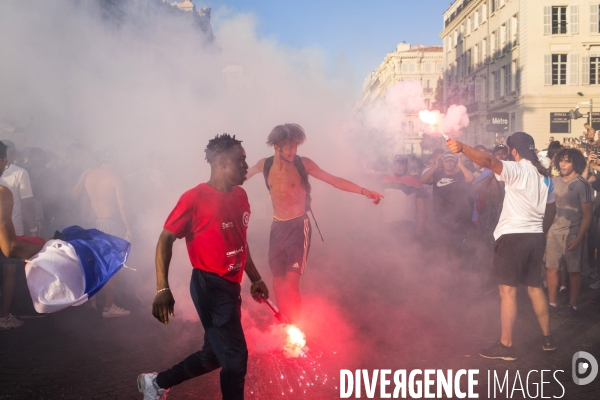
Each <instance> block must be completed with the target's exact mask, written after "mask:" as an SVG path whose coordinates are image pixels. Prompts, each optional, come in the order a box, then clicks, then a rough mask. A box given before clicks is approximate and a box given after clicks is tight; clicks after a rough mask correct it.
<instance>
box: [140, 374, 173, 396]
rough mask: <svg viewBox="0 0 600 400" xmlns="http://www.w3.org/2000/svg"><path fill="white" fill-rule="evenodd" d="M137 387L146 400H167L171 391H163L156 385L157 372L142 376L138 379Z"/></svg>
mask: <svg viewBox="0 0 600 400" xmlns="http://www.w3.org/2000/svg"><path fill="white" fill-rule="evenodd" d="M137 385H138V390H139V391H140V393H142V394H143V395H144V400H165V399H166V398H167V396H168V395H169V391H170V390H171V389H161V388H159V387H158V385H157V384H156V372H152V373H149V374H141V375H138V377H137Z"/></svg>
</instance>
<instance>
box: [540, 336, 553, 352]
mask: <svg viewBox="0 0 600 400" xmlns="http://www.w3.org/2000/svg"><path fill="white" fill-rule="evenodd" d="M542 350H544V351H554V350H556V345H555V344H554V339H553V338H552V335H548V336H542Z"/></svg>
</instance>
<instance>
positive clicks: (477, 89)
mask: <svg viewBox="0 0 600 400" xmlns="http://www.w3.org/2000/svg"><path fill="white" fill-rule="evenodd" d="M481 83H482V79H481V78H475V102H480V101H483V96H482V93H481Z"/></svg>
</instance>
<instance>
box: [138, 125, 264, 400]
mask: <svg viewBox="0 0 600 400" xmlns="http://www.w3.org/2000/svg"><path fill="white" fill-rule="evenodd" d="M205 152H206V160H207V161H208V162H209V163H210V167H211V175H210V180H209V181H208V182H207V183H202V184H200V185H198V186H196V187H195V188H193V189H191V190H188V191H187V192H185V193H184V194H183V196H181V198H180V199H179V201H178V202H177V205H176V206H175V208H174V209H173V211H171V214H170V215H169V217H168V218H167V221H166V222H165V226H164V230H163V232H162V233H161V235H160V238H159V239H158V245H157V248H156V276H157V285H156V289H157V294H156V297H155V299H154V304H153V305H152V314H153V315H154V316H155V317H156V318H157V319H158V320H159V321H161V322H162V323H164V324H167V323H169V315H171V316H174V305H175V300H174V299H173V295H172V294H171V291H170V289H169V282H168V272H169V264H170V262H171V255H172V251H173V242H175V240H176V239H181V238H185V241H186V245H187V249H188V254H189V256H190V261H191V263H192V266H193V267H194V270H193V272H192V280H191V284H190V292H191V295H192V300H193V301H194V305H195V306H196V310H197V311H198V315H200V321H201V322H202V326H204V346H203V347H202V350H200V351H198V352H196V353H194V354H192V355H190V356H189V357H187V358H186V359H185V360H183V361H182V362H181V363H179V364H177V365H175V366H173V367H172V368H170V369H168V370H166V371H163V372H161V373H159V374H154V373H150V374H141V375H140V376H139V377H138V389H139V391H140V392H141V393H143V394H144V399H146V400H148V399H162V398H164V397H166V394H167V393H168V391H169V390H170V388H171V387H172V386H175V385H177V384H179V383H181V382H184V381H186V380H188V379H191V378H194V377H197V376H200V375H203V374H206V373H208V372H211V371H213V370H215V369H217V368H219V367H221V392H222V394H223V399H243V398H244V379H245V376H246V364H247V361H248V349H247V347H246V340H245V338H244V331H243V330H242V323H241V305H242V300H241V297H240V283H241V281H242V275H243V272H244V271H246V275H248V278H250V281H251V282H252V286H251V288H250V293H251V294H252V297H253V298H254V299H255V300H257V301H259V302H260V301H262V300H263V299H267V298H268V297H269V291H268V289H267V286H266V285H265V284H264V282H263V281H262V279H261V277H260V274H259V273H258V271H257V270H256V266H255V265H254V263H253V262H252V258H251V257H250V252H249V249H248V243H247V241H246V230H247V229H248V221H249V220H250V204H249V203H248V196H247V195H246V192H245V191H244V189H242V188H241V187H239V185H241V184H242V183H244V180H245V179H246V174H247V172H248V164H246V152H245V151H244V148H243V147H242V146H241V141H239V140H236V139H235V136H234V137H231V136H229V135H228V134H223V135H220V136H216V137H215V138H214V139H212V140H210V141H209V142H208V146H207V147H206V150H205Z"/></svg>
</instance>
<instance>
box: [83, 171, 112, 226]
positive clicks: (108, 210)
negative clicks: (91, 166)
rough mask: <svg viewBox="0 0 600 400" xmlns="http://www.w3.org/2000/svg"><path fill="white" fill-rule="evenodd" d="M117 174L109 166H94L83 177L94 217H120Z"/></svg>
mask: <svg viewBox="0 0 600 400" xmlns="http://www.w3.org/2000/svg"><path fill="white" fill-rule="evenodd" d="M119 179H120V178H119V177H118V176H117V174H116V173H115V172H114V171H112V170H111V169H109V168H104V167H100V168H96V169H95V170H93V171H92V172H90V174H89V175H88V176H87V178H86V179H85V190H86V191H87V194H88V196H89V198H90V202H91V205H92V209H93V210H94V213H95V214H96V218H120V213H119V205H118V203H117V184H118V182H119Z"/></svg>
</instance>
